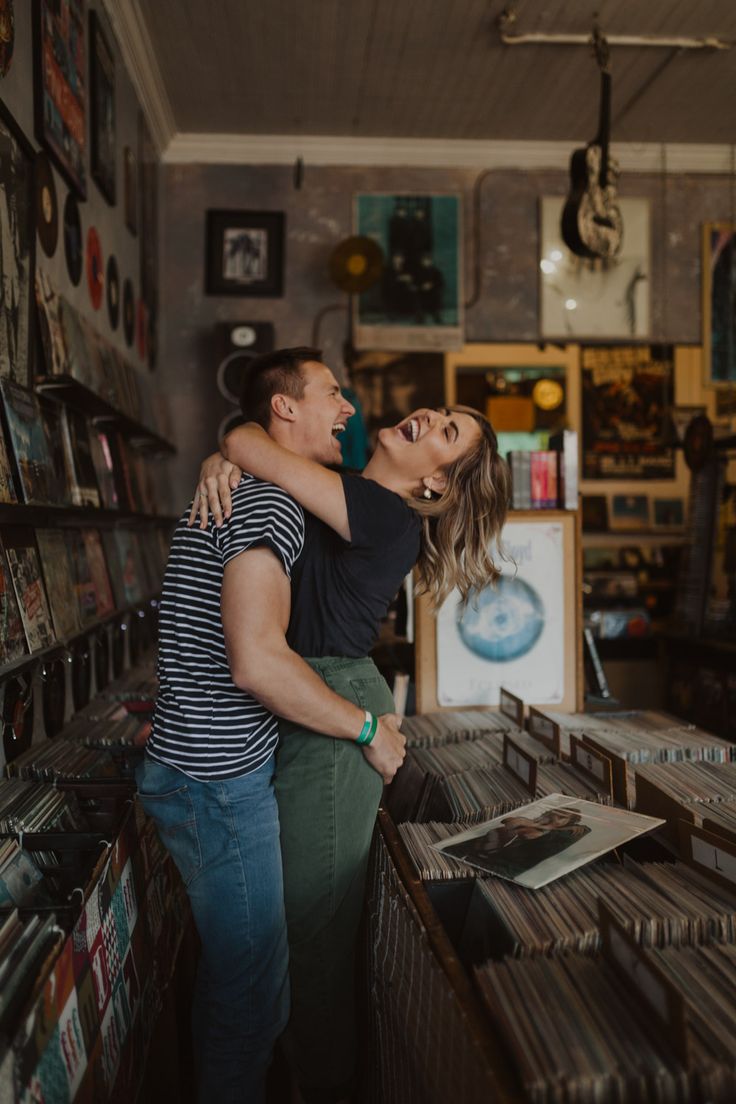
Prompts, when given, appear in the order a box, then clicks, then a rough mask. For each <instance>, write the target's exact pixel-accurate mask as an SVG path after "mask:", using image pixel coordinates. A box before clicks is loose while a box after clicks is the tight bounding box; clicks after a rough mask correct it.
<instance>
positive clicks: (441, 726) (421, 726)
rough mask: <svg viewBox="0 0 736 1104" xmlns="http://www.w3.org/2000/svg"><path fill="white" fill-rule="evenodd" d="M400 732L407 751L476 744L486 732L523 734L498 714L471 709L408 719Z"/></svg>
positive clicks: (488, 710) (496, 712)
mask: <svg viewBox="0 0 736 1104" xmlns="http://www.w3.org/2000/svg"><path fill="white" fill-rule="evenodd" d="M401 731H402V733H403V734H404V736H405V737H406V746H407V748H415V747H436V746H437V745H439V744H450V743H454V742H456V741H458V740H477V739H478V737H479V736H482V735H484V734H485V733H487V732H500V733H502V734H503V733H504V732H510V733H512V734H513V735H514V737H516V736H518V734H519V732H520V731H521V730H520V729H519V728H517V726H516V725H515V724H514V722H513V721H511V720H509V718H508V717H506V716H505V715H504V714H503V713H499V712H498V711H497V710H492V709H468V710H448V711H447V712H437V713H421V714H418V715H417V716H415V717H405V718H404V720H403V722H402V724H401Z"/></svg>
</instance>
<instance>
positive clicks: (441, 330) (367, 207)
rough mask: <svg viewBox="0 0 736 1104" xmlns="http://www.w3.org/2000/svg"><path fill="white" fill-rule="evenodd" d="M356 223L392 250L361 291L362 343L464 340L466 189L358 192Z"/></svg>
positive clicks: (394, 345)
mask: <svg viewBox="0 0 736 1104" xmlns="http://www.w3.org/2000/svg"><path fill="white" fill-rule="evenodd" d="M354 224H355V232H356V233H357V234H360V235H363V236H365V237H368V238H372V239H373V240H374V241H375V242H377V244H378V245H379V246H380V247H381V250H382V252H383V258H384V260H383V273H382V276H381V279H380V280H379V281H378V282H377V283H375V284H374V285H373V286H372V287H371V288H369V289H368V290H367V291H365V292H363V293H362V294H361V295H356V296H355V297H354V299H353V340H354V343H355V347H356V349H397V350H400V351H403V350H408V349H416V350H421V349H424V350H431V349H459V348H461V346H462V344H463V288H462V260H461V242H462V225H461V208H460V197H459V196H457V195H395V194H392V195H384V194H371V195H356V196H355V216H354Z"/></svg>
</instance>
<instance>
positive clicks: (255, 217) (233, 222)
mask: <svg viewBox="0 0 736 1104" xmlns="http://www.w3.org/2000/svg"><path fill="white" fill-rule="evenodd" d="M285 221H286V219H285V215H284V213H283V212H282V211H208V212H207V230H206V239H205V256H206V271H205V291H206V294H207V295H239V296H260V297H262V298H271V299H278V298H280V297H281V296H282V295H283V293H284V225H285Z"/></svg>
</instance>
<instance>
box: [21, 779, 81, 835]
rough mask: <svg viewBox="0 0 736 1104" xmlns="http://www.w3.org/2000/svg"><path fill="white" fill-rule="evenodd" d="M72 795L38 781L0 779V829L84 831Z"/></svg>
mask: <svg viewBox="0 0 736 1104" xmlns="http://www.w3.org/2000/svg"><path fill="white" fill-rule="evenodd" d="M87 827H88V826H87V823H86V822H85V819H84V817H83V815H82V813H81V811H80V808H79V805H78V803H77V800H76V797H75V795H74V794H71V793H62V792H61V791H60V790H55V789H53V788H52V787H50V786H44V785H42V784H41V783H38V782H23V781H20V780H19V779H17V778H5V779H2V780H0V833H2V834H3V835H10V834H13V833H16V832H86V831H87Z"/></svg>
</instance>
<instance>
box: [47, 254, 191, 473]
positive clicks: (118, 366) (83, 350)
mask: <svg viewBox="0 0 736 1104" xmlns="http://www.w3.org/2000/svg"><path fill="white" fill-rule="evenodd" d="M36 302H37V305H38V319H39V327H40V332H41V348H42V353H43V356H42V363H41V365H40V367H39V370H37V371H36V373H35V380H34V383H35V388H36V390H37V391H39V392H41V393H43V394H55V395H57V396H58V397H60V398H62V399H63V400H64V401H65V402H66V403H67V404H68V405H69V406H73V407H74V408H76V409H77V410H79V411H80V412H82V413H84V414H86V415H88V416H90V417H93V418H96V419H99V420H100V422H101V423H104V424H105V425H106V426H107V427H108V428H111V429H112V430H114V431H117V432H119V433H120V434H122V436H123V437H125V438H128V439H130V440H131V441H133V442H134V443H135V444H136V446H137V447H138V448H139V449H143V450H146V451H149V452H150V451H153V452H160V453H173V452H174V451H175V449H174V446H173V445H172V444H171V443H170V442H169V440H167V438H168V436H169V435H170V426H169V424H168V412H167V408H166V406H165V404H164V403H163V402H160V401H158V397H157V396H156V394H155V393H154V392H153V390H152V388H151V385H150V382H149V380H148V379H146V378H145V377H144V376H143V375H142V374H141V373H140V372H137V371H136V370H135V369H134V368H133V367H132V366H131V365H130V364H129V363H128V361H126V360H125V358H124V357H123V356H122V355H121V353H120V352H119V350H118V349H116V348H115V346H114V345H112V344H111V343H110V342H108V341H107V340H106V339H105V338H104V337H103V336H102V335H101V334H99V333H98V332H97V331H96V330H94V329H93V328H92V326H91V325H90V324H89V322H88V321H87V319H86V318H85V317H84V316H83V315H82V314H80V313H79V312H78V311H77V310H76V309H75V308H74V307H73V306H72V305H71V304H70V303H68V302H67V301H66V300H65V299H64V298H63V296H61V295H58V294H57V293H56V291H55V290H54V288H53V286H52V284H51V281H50V280H49V278H48V276H47V275H46V274H45V273H44V272H43V271H42V270H39V271H38V272H37V273H36Z"/></svg>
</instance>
